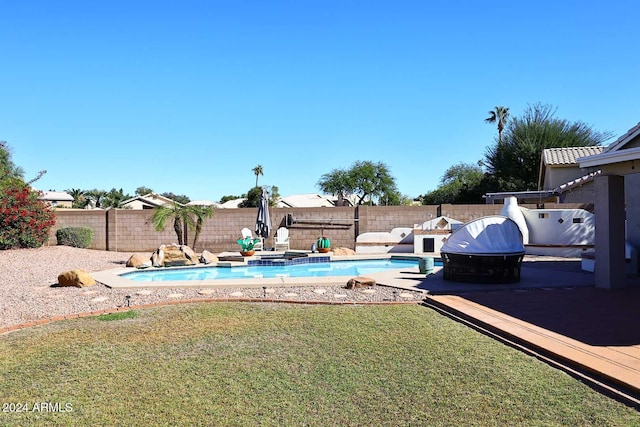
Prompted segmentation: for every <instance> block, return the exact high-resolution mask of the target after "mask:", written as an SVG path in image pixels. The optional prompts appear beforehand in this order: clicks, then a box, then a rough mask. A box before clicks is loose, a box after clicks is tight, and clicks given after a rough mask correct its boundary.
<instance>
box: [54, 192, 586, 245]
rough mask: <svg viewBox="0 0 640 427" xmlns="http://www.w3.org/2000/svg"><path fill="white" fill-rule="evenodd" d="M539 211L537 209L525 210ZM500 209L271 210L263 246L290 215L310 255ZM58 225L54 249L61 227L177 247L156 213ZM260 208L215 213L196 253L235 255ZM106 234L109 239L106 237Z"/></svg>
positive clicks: (87, 215)
mask: <svg viewBox="0 0 640 427" xmlns="http://www.w3.org/2000/svg"><path fill="white" fill-rule="evenodd" d="M522 206H524V207H528V208H531V209H533V208H535V205H522ZM545 207H547V208H551V209H553V208H565V209H566V208H583V209H584V208H585V206H584V205H579V204H560V205H551V204H547V205H545ZM501 209H502V205H486V204H482V205H441V206H359V207H357V208H353V207H338V208H271V209H270V210H269V212H270V214H271V224H272V227H273V230H272V233H271V236H270V237H269V238H268V239H267V241H266V242H265V246H266V247H273V236H274V235H275V232H276V230H277V229H278V228H279V227H284V226H285V225H286V223H287V220H286V218H287V215H290V216H291V218H292V219H293V222H292V223H291V224H290V225H289V226H288V227H287V228H289V239H290V246H291V249H294V250H295V249H299V250H307V249H309V248H310V247H311V244H312V243H314V242H315V241H316V240H317V239H318V237H320V236H321V235H324V236H326V237H328V238H329V239H330V240H331V246H332V247H334V248H336V247H347V248H351V249H353V248H354V247H355V239H356V237H357V236H358V235H359V234H362V233H366V232H374V231H390V230H391V229H393V228H396V227H413V226H414V224H420V223H422V222H424V221H428V220H429V219H432V218H435V217H437V216H439V215H445V216H449V217H451V218H455V219H457V220H459V221H463V222H467V221H470V220H472V219H476V218H479V217H482V216H487V215H495V214H498V213H500V210H501ZM55 214H56V225H55V226H54V227H53V228H52V229H51V231H50V233H49V236H50V237H49V242H48V244H50V245H55V244H57V242H56V239H55V231H56V230H57V229H59V228H62V227H67V226H76V227H90V228H92V229H93V231H94V239H93V244H92V246H91V248H92V249H99V250H109V251H119V252H150V251H153V250H155V249H156V248H158V246H160V245H162V244H168V243H177V236H176V234H175V232H174V230H173V222H172V221H167V224H165V229H164V231H156V230H155V229H154V227H153V223H152V221H151V217H152V215H153V211H152V210H131V209H109V210H106V211H104V210H75V209H56V211H55ZM257 214H258V209H257V208H243V209H217V210H216V211H215V213H214V216H213V218H210V219H207V220H206V221H205V223H204V226H203V228H202V231H201V234H200V236H199V239H198V243H197V244H196V246H195V248H194V249H195V250H196V251H197V252H201V251H202V250H204V249H206V250H208V251H210V252H213V253H218V252H223V251H237V250H238V249H239V246H238V244H237V242H236V240H237V239H238V238H240V235H241V234H240V230H242V229H243V228H244V227H247V228H249V229H250V230H253V229H254V227H255V221H256V217H257ZM107 230H108V233H107ZM186 237H187V244H188V245H189V246H192V247H193V238H194V230H186Z"/></svg>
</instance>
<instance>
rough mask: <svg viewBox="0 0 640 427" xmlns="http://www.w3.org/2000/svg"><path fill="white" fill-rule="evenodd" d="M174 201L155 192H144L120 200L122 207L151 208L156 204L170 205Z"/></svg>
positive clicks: (156, 205)
mask: <svg viewBox="0 0 640 427" xmlns="http://www.w3.org/2000/svg"><path fill="white" fill-rule="evenodd" d="M173 203H177V202H174V201H173V200H172V199H170V198H168V197H164V196H161V195H159V194H155V193H149V194H145V195H144V196H135V197H132V198H130V199H127V200H125V201H124V202H122V205H121V206H120V207H121V208H122V209H153V208H156V207H158V206H164V205H171V204H173Z"/></svg>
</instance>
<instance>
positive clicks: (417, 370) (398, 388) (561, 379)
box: [0, 303, 640, 426]
mask: <svg viewBox="0 0 640 427" xmlns="http://www.w3.org/2000/svg"><path fill="white" fill-rule="evenodd" d="M0 381H1V387H0V403H3V404H6V403H11V402H14V403H18V402H24V403H26V404H27V405H28V406H30V407H32V406H33V404H34V402H51V403H52V404H54V403H59V407H65V405H67V408H68V407H69V406H68V405H71V407H72V411H68V412H42V411H38V412H33V411H31V412H23V413H15V412H13V413H3V412H0V424H1V425H24V426H30V425H57V426H64V425H150V426H151V425H167V426H174V425H228V426H247V425H258V424H259V425H264V426H272V425H273V426H275V425H278V426H280V425H284V426H286V425H310V426H326V425H340V426H349V425H381V426H382V425H389V426H403V425H406V426H415V425H434V426H438V425H468V426H474V425H477V426H491V425H500V426H502V425H510V426H519V425H522V426H530V425H558V426H565V425H581V426H588V425H594V426H596V425H597V426H602V425H625V426H629V425H640V414H638V412H636V411H635V410H633V409H631V408H629V407H626V406H625V405H623V404H621V403H619V402H616V401H615V400H612V399H610V398H608V397H606V396H604V395H602V394H599V393H597V392H595V391H594V390H592V389H590V388H589V387H587V386H585V385H584V384H582V383H580V382H579V381H576V380H575V379H573V378H571V377H570V376H568V375H566V374H564V373H562V372H560V371H557V370H554V369H552V368H550V367H549V366H547V365H545V364H543V363H541V362H540V361H538V360H536V359H534V358H531V357H528V356H526V355H524V354H522V353H520V352H518V351H516V350H514V349H511V348H509V347H506V346H504V345H502V344H499V343H497V342H495V341H493V340H491V339H490V338H488V337H485V336H483V335H481V334H478V333H477V332H475V331H473V330H471V329H469V328H466V327H465V326H463V325H461V324H458V323H456V322H454V321H452V320H450V319H448V318H446V317H443V316H441V315H439V314H437V313H435V312H434V311H431V310H429V309H427V308H424V307H419V306H376V307H359V306H298V305H270V304H233V303H229V304H197V305H190V304H189V305H177V306H168V307H160V308H155V309H149V310H141V311H138V312H137V316H136V317H131V318H123V319H120V320H119V321H117V322H115V321H111V322H103V321H100V320H99V319H98V318H84V319H75V320H69V321H64V322H59V323H55V324H50V325H45V326H42V327H38V328H31V329H28V330H23V331H17V332H15V333H11V334H7V335H5V336H2V337H0Z"/></svg>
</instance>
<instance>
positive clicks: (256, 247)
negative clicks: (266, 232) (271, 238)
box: [240, 227, 264, 251]
mask: <svg viewBox="0 0 640 427" xmlns="http://www.w3.org/2000/svg"><path fill="white" fill-rule="evenodd" d="M240 232H241V233H242V238H243V239H246V238H247V237H250V238H252V239H253V238H254V237H253V233H252V232H251V230H249V229H248V228H247V227H245V228H243V229H242V230H240ZM253 249H254V250H256V251H262V250H264V239H262V238H260V241H259V242H258V243H256V244H254V245H253Z"/></svg>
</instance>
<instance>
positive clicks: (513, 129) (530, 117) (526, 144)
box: [483, 104, 612, 191]
mask: <svg viewBox="0 0 640 427" xmlns="http://www.w3.org/2000/svg"><path fill="white" fill-rule="evenodd" d="M555 112H556V110H555V109H554V108H553V107H551V106H550V105H545V104H535V105H533V106H529V107H528V108H527V110H526V111H525V112H524V114H523V115H522V117H514V118H513V119H512V120H510V121H509V123H508V125H507V127H506V128H505V133H504V137H503V140H502V142H500V141H499V140H498V142H497V143H496V144H494V145H493V146H490V147H488V148H487V150H486V151H485V161H484V162H483V163H484V165H485V166H486V168H487V171H488V173H489V174H490V175H492V177H493V179H494V180H495V183H496V184H495V185H496V187H497V188H495V189H493V191H525V190H536V189H537V187H538V174H539V171H540V158H541V155H542V151H543V150H544V149H545V148H561V147H582V146H594V145H600V144H602V143H603V142H605V141H606V140H608V139H610V138H611V136H612V134H611V133H610V132H598V131H595V130H593V128H592V127H591V126H588V125H586V124H585V123H583V122H579V121H578V122H570V121H568V120H565V119H558V118H555V117H554V114H555Z"/></svg>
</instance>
